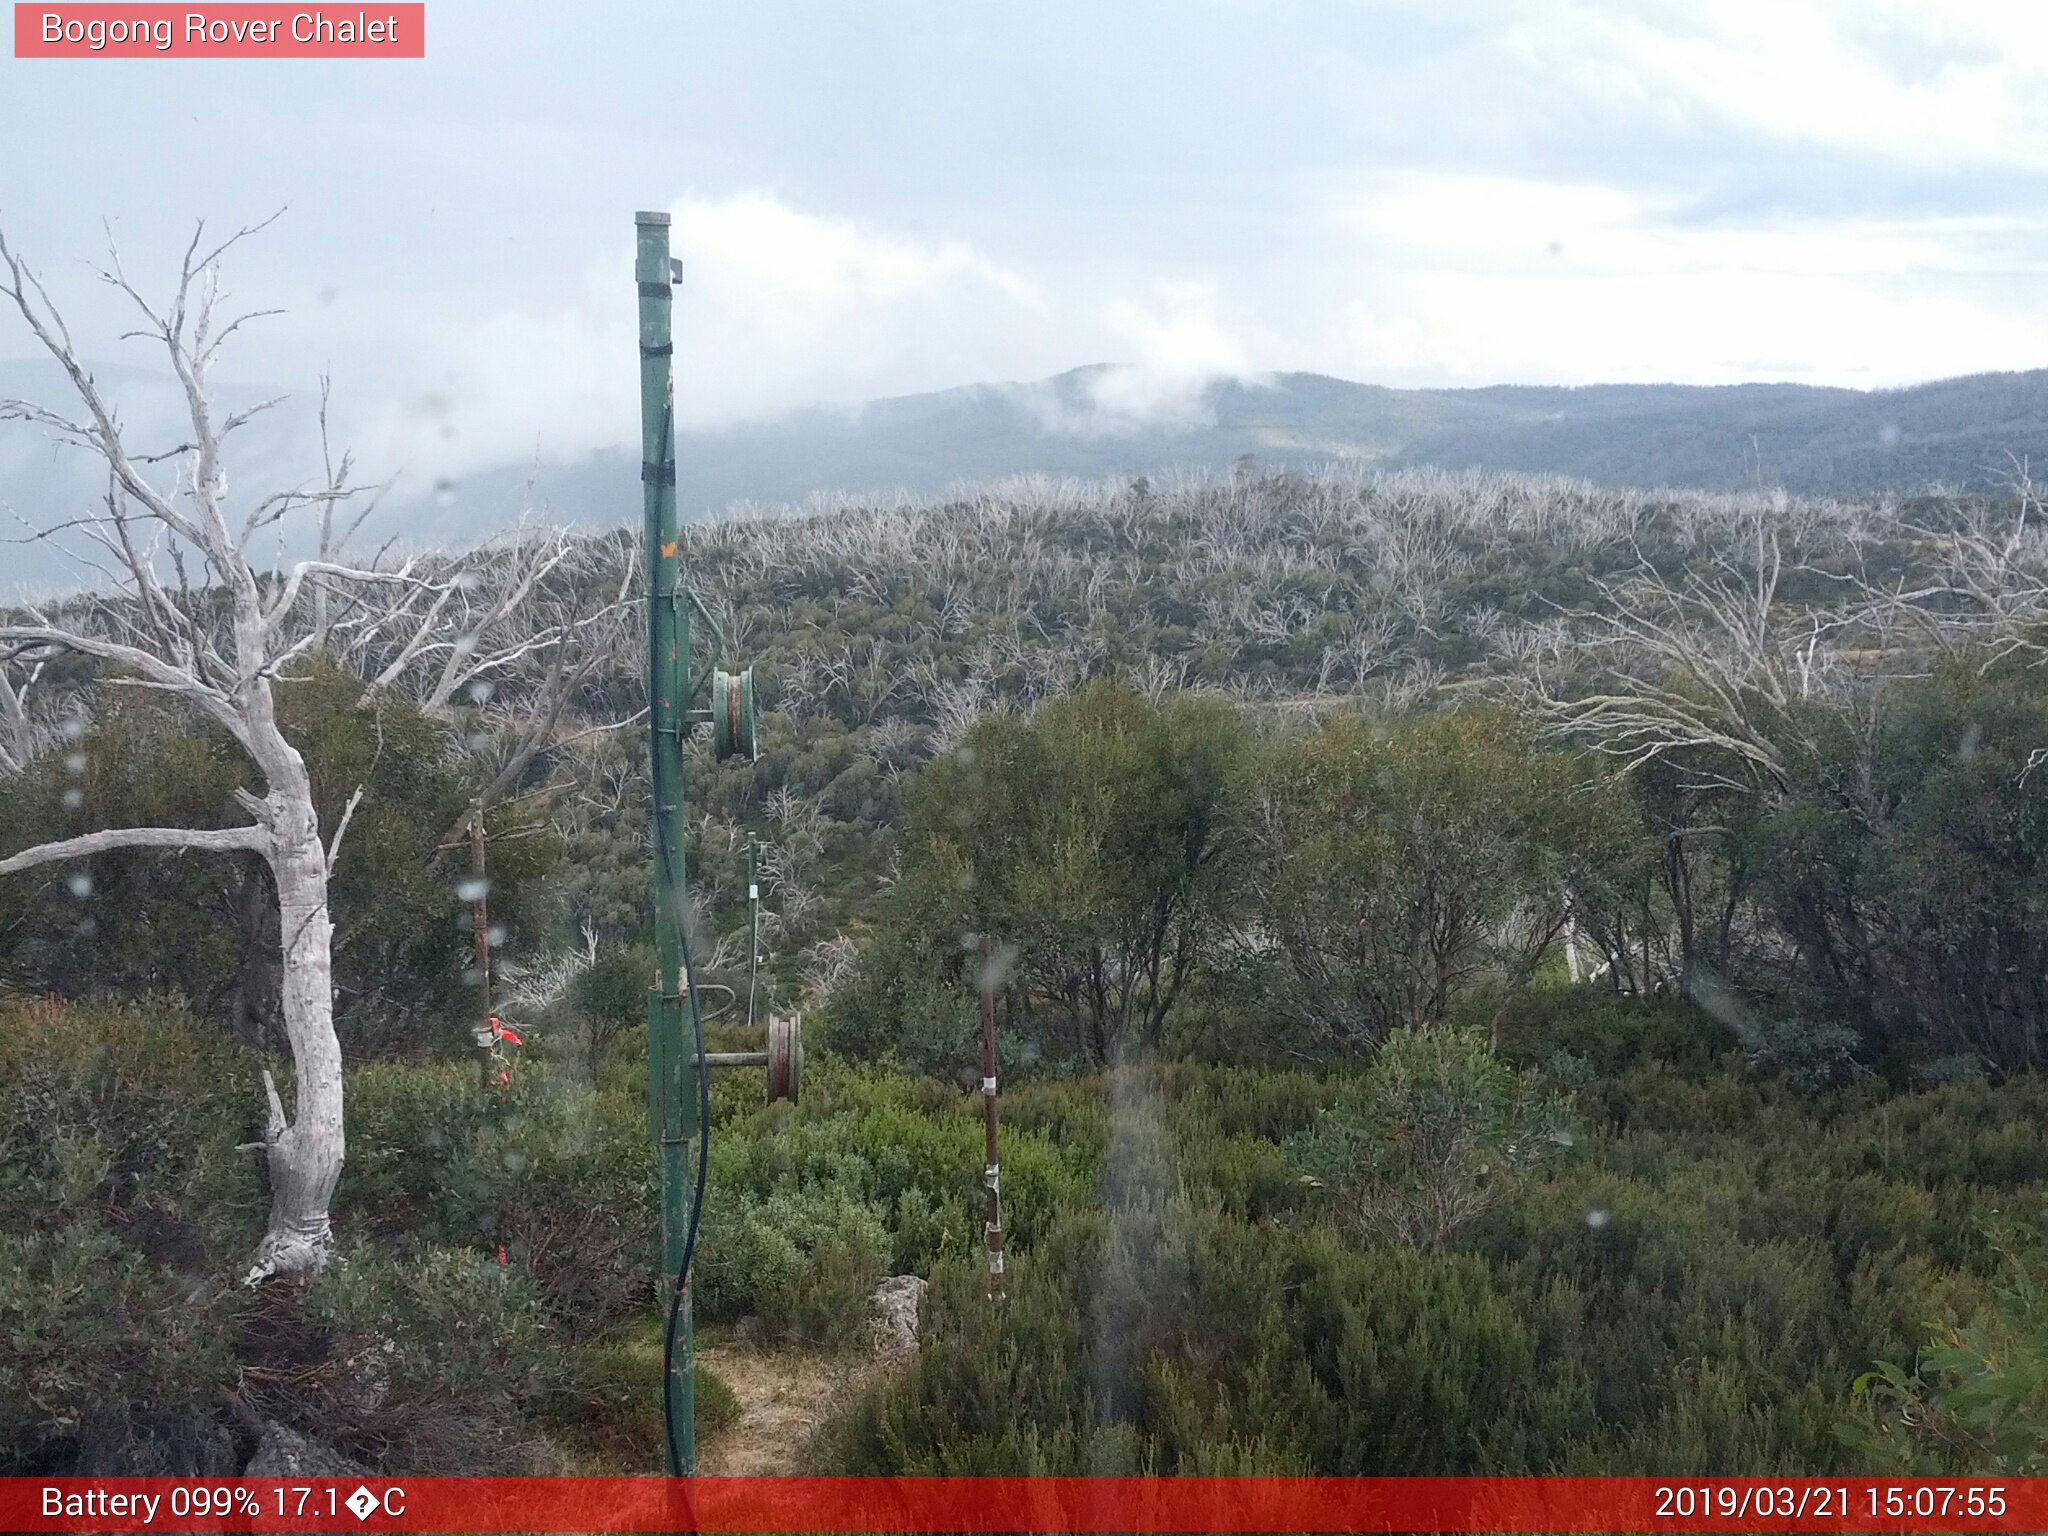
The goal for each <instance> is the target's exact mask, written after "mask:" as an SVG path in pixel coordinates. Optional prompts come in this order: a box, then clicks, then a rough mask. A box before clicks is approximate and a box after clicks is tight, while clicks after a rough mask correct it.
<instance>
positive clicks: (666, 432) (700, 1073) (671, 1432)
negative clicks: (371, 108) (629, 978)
mask: <svg viewBox="0 0 2048 1536" xmlns="http://www.w3.org/2000/svg"><path fill="white" fill-rule="evenodd" d="M649 286H651V285H648V284H643V285H642V288H643V291H644V289H645V288H647V287H649ZM667 293H668V289H667V287H666V286H665V285H664V286H663V288H662V295H663V296H664V297H666V296H667ZM675 428H676V410H675V400H674V398H673V397H671V398H670V400H669V402H668V405H667V407H666V409H664V411H663V412H662V420H661V456H662V460H663V462H664V464H666V465H667V466H668V467H669V468H668V473H669V483H672V482H673V478H674V475H675V469H674V463H675ZM657 558H658V556H657ZM673 597H674V594H673V593H671V594H670V600H671V601H673ZM660 600H661V594H660V593H659V592H655V593H650V594H649V601H650V602H658V601H660ZM648 661H649V675H648V683H649V686H650V693H651V692H652V687H653V684H654V677H653V672H652V663H653V661H654V658H653V657H651V656H650V657H649V658H648ZM685 702H687V701H685ZM653 703H654V699H653V698H652V697H650V698H649V700H648V704H649V706H650V707H649V709H648V711H647V721H648V734H649V738H650V750H652V751H653V752H656V753H659V752H660V751H661V749H662V741H661V726H660V724H659V723H658V712H657V711H656V710H655V709H654V708H653V707H652V705H653ZM682 749H683V744H682V740H681V737H680V735H679V736H678V738H677V740H676V752H677V754H678V755H680V754H681V752H682ZM649 766H650V769H651V767H652V764H651V763H650V765H649ZM655 811H656V815H657V817H658V816H659V815H660V807H659V806H657V807H656V808H655ZM654 845H655V847H656V848H657V849H659V850H660V852H661V874H662V879H663V880H664V881H665V882H667V885H668V895H669V911H670V912H671V913H672V914H674V917H675V924H676V941H677V948H678V949H680V950H681V952H682V958H683V987H684V991H685V993H686V994H687V995H688V997H689V999H690V1026H691V1033H692V1034H693V1035H694V1037H695V1041H696V1047H697V1188H696V1193H695V1194H694V1195H693V1196H692V1197H691V1200H690V1223H689V1226H688V1227H687V1228H686V1229H685V1231H684V1236H683V1257H682V1262H681V1263H680V1264H679V1265H678V1266H677V1267H676V1273H675V1283H674V1285H673V1286H672V1287H671V1288H670V1291H669V1299H668V1322H667V1325H666V1326H665V1327H664V1328H663V1329H662V1337H661V1427H662V1431H663V1433H664V1434H665V1435H666V1436H667V1437H668V1465H669V1471H670V1475H671V1476H673V1475H675V1473H676V1472H677V1470H678V1469H679V1468H680V1467H681V1466H682V1455H681V1453H680V1452H679V1450H678V1449H677V1446H676V1401H675V1391H676V1385H675V1353H676V1324H677V1323H678V1322H679V1321H680V1320H681V1318H682V1314H683V1287H684V1286H685V1285H686V1284H687V1283H688V1282H689V1278H690V1262H691V1260H692V1259H694V1258H695V1257H696V1254H697V1224H698V1222H699V1221H700V1220H702V1218H703V1215H704V1180H705V1176H706V1174H707V1173H708V1172H709V1171H710V1168H711V1073H710V1070H709V1063H708V1062H706V1060H705V1057H706V1056H707V1055H708V1054H709V1052H708V1051H707V1050H706V1048H705V1044H704V1005H703V1002H702V1000H701V999H700V998H699V997H698V996H697V961H696V957H695V956H694V955H692V954H691V953H690V925H689V923H688V922H687V921H686V920H685V919H684V916H683V911H684V902H685V900H686V898H687V896H688V893H687V892H686V891H685V890H684V889H683V887H682V882H681V881H680V880H678V879H677V878H676V865H675V852H674V850H673V849H671V848H669V847H668V846H667V845H666V844H665V843H664V842H663V840H662V838H661V834H660V829H659V828H658V827H657V828H656V830H655V838H654Z"/></svg>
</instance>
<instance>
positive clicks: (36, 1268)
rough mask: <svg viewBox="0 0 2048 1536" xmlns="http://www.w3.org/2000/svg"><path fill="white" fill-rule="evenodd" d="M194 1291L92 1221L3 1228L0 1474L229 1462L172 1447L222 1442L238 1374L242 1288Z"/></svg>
mask: <svg viewBox="0 0 2048 1536" xmlns="http://www.w3.org/2000/svg"><path fill="white" fill-rule="evenodd" d="M190 1291H191V1287H190V1283H189V1282H187V1281H184V1280H181V1279H180V1278H179V1277H178V1276H177V1275H175V1274H173V1273H171V1271H169V1270H168V1269H166V1268H164V1267H163V1266H162V1265H160V1264H155V1263H152V1262H150V1261H149V1260H148V1259H146V1258H144V1257H143V1256H142V1255H141V1254H140V1253H138V1252H137V1251H136V1250H135V1249H134V1248H132V1247H130V1246H129V1245H128V1244H126V1243H124V1242H122V1241H121V1240H120V1239H119V1238H117V1237H116V1236H114V1235H113V1234H112V1233H110V1232H106V1231H102V1230H96V1229H95V1227H94V1226H93V1224H92V1223H91V1222H90V1220H89V1219H88V1220H81V1221H75V1222H71V1221H66V1222H59V1223H57V1224H56V1225H54V1226H53V1227H49V1228H45V1229H43V1230H38V1231H34V1232H30V1233H26V1234H16V1233H12V1232H9V1231H6V1230H4V1229H0V1473H8V1474H25V1473H33V1472H45V1473H46V1472H55V1471H64V1470H69V1469H70V1467H71V1465H72V1464H73V1462H74V1460H75V1459H76V1458H77V1457H79V1456H80V1455H81V1454H90V1455H91V1456H92V1458H93V1461H94V1470H97V1471H102V1472H121V1473H132V1474H145V1473H156V1474H161V1475H174V1476H192V1475H195V1474H199V1473H209V1474H217V1473H219V1472H221V1471H223V1470H230V1471H231V1470H233V1468H232V1464H230V1465H229V1466H228V1467H226V1468H223V1467H222V1466H220V1465H218V1464H206V1463H203V1462H196V1461H195V1460H194V1459H192V1457H191V1456H190V1455H189V1454H187V1455H184V1456H181V1455H179V1454H178V1452H177V1448H176V1446H175V1445H173V1444H169V1443H166V1435H165V1431H166V1429H167V1428H176V1429H177V1431H178V1436H179V1438H182V1439H185V1440H188V1441H193V1442H195V1445H196V1443H197V1442H201V1441H207V1440H214V1441H217V1440H218V1439H219V1438H220V1431H219V1430H218V1428H217V1427H213V1426H211V1424H210V1416H211V1414H212V1412H213V1407H214V1401H215V1397H216V1394H218V1393H219V1392H221V1391H222V1390H224V1389H225V1388H226V1387H228V1386H230V1385H231V1384H232V1383H233V1381H234V1379H235V1369H234V1349H233V1332H232V1312H231V1310H230V1309H231V1306H232V1300H233V1298H232V1297H231V1296H230V1297H225V1298H224V1297H222V1296H221V1295H219V1294H218V1293H216V1294H215V1295H214V1296H212V1297H205V1296H200V1297H194V1296H193V1295H191V1294H190ZM195 1421H196V1422H195Z"/></svg>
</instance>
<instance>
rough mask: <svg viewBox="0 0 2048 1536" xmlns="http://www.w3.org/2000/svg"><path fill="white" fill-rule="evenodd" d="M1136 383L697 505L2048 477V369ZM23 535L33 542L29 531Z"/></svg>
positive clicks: (20, 470)
mask: <svg viewBox="0 0 2048 1536" xmlns="http://www.w3.org/2000/svg"><path fill="white" fill-rule="evenodd" d="M115 372H117V373H120V374H122V383H123V386H124V390H123V392H124V394H126V395H129V396H130V397H132V398H133V399H134V400H135V401H136V402H137V403H138V405H139V406H145V407H146V406H152V405H161V406H162V407H165V408H168V407H169V406H171V405H172V404H174V402H172V401H170V400H159V399H158V398H157V397H158V396H159V395H160V392H161V391H162V390H163V389H165V388H168V386H169V381H168V380H153V379H151V378H150V377H149V376H147V375H142V374H137V373H134V372H133V371H122V370H115ZM1132 377H1133V376H1132V375H1130V374H1128V373H1127V372H1125V371H1122V370H1118V369H1115V368H1111V367H1107V366H1104V365H1096V366H1091V367H1087V368H1076V369H1073V370H1070V371H1069V372H1066V373H1062V374H1059V375H1057V376H1055V377H1053V378H1050V379H1044V380H1040V381H1037V382H1035V383H1023V384H974V385H967V386H963V387H960V388H956V389H945V390H939V391H937V392H935V393H931V394H919V395H904V396H898V397H895V398H891V399H882V400H875V401H871V402H869V403H867V404H865V405H861V406H855V407H848V408H836V407H815V408H811V409H807V410H800V411H794V412H791V413H789V414H787V415H784V416H780V417H776V418H774V419H772V420H768V421H761V422H755V423H751V424H748V425H744V426H738V427H733V428H729V429H726V430H722V431H715V432H714V431H698V432H689V433H685V434H683V435H682V436H681V437H680V439H679V441H678V442H677V445H676V447H677V460H678V470H677V480H678V489H679V495H680V499H681V503H682V507H683V510H684V512H685V514H686V515H689V516H704V515H708V514H715V513H717V512H720V511H723V510H725V509H726V508H728V507H730V506H732V505H733V504H734V503H737V502H752V503H756V504H762V505H777V504H782V503H796V502H802V501H804V500H805V499H806V498H808V497H810V496H812V495H814V494H817V493H821V492H823V493H843V494H848V495H855V496H859V495H871V494H875V495H890V494H895V493H897V492H908V493H910V494H913V495H932V494H936V493H939V492H943V491H944V490H945V489H946V488H947V487H949V486H952V485H956V484H959V483H961V482H966V481H975V480H987V479H993V478H997V477H1001V476H1005V475H1016V474H1028V473H1044V474H1051V475H1063V476H1067V475H1071V476H1080V477H1085V478H1090V479H1095V478H1101V477H1105V476H1132V477H1136V476H1138V475H1157V474H1161V473H1166V472H1171V471H1173V470H1175V469H1217V468H1223V467H1226V466H1228V465H1230V464H1232V463H1234V462H1236V461H1237V460H1239V459H1240V458H1242V457H1243V456H1245V455H1246V454H1250V455H1252V456H1254V457H1255V458H1256V459H1257V460H1259V461H1260V462H1261V463H1264V464H1267V465H1272V466H1278V467H1301V466H1308V465H1315V464H1324V463H1329V462H1331V461H1344V462H1352V463H1359V464H1369V465H1380V466H1385V467H1388V468H1398V467H1405V466H1411V465H1425V464H1433V465H1440V466H1443V467H1446V468H1451V469H1468V468H1477V469H1489V470H1518V471H1525V472H1531V473H1542V474H1558V475H1571V476H1580V477H1583V478H1585V479H1588V480H1592V481H1595V482H1598V483H1601V484H1606V485H1636V486H1646V487H1648V486H1659V485H1669V486H1683V487H1693V488H1699V489H1705V490H1740V489H1747V488H1751V487H1755V486H1759V485H1761V486H1765V487H1783V488H1784V489H1786V490H1788V491H1792V492H1794V493H1798V494H1809V495H1861V494H1869V493H1875V492H1894V493H1899V494H1916V493H1920V492H1924V491H1926V490H1928V489H1929V488H1930V487H1932V486H1935V485H1943V486H1949V487H1954V488H1956V489H1960V490H1970V491H1996V490H1999V489H2002V488H2003V487H2004V486H2005V485H2006V484H2007V483H2008V480H2009V477H2010V474H2011V470H2012V466H2013V463H2014V461H2015V460H2020V461H2027V460H2031V461H2034V462H2038V463H2043V464H2048V369H2037V370H2034V371H2031V372H2025V373H1987V374H1976V375H1971V376H1969V377H1965V378H1955V379H1944V380H1940V381H1938V382H1935V383H1930V384H1920V385H1915V386H1912V387H1909V388H1903V389H1887V390H1875V391H1868V392H1866V391H1861V390H1853V389H1838V388H1822V387H1815V386H1812V385H1803V384H1737V385H1726V386H1699V385H1681V384H1594V385H1583V386H1571V387H1566V386H1549V385H1496V386H1492V387H1489V388H1482V389H1392V388H1388V387H1385V386H1382V385H1376V384H1358V383H1353V382H1350V381H1348V380H1344V379H1337V378H1331V377H1328V376H1326V375H1323V374H1315V373H1281V374H1273V375H1268V376H1265V377H1263V378H1259V379H1256V380H1251V379H1219V380H1215V381H1212V382H1210V383H1208V384H1206V385H1204V386H1201V387H1199V388H1195V389H1191V390H1189V391H1187V392H1186V393H1185V395H1184V397H1181V398H1173V399H1168V400H1167V401H1166V402H1165V404H1164V408H1158V407H1159V406H1160V402H1159V401H1156V400H1155V401H1152V402H1150V403H1151V404H1152V405H1153V406H1154V407H1155V409H1153V410H1152V411H1150V412H1149V413H1148V414H1143V415H1134V414H1132V412H1131V410H1130V409H1129V404H1128V401H1129V397H1130V396H1131V394H1132V391H1131V390H1129V389H1127V388H1122V387H1120V386H1122V385H1126V384H1128V383H1129V382H1130V381H1131V379H1132ZM11 385H19V386H21V388H20V389H19V390H16V389H12V388H10V387H9V386H11ZM61 385H62V381H61V378H59V377H58V376H56V375H55V373H54V370H50V369H48V368H47V366H46V365H44V366H38V365H30V364H7V363H0V397H4V396H6V395H8V394H10V393H15V392H20V393H29V394H31V395H32V397H35V395H37V394H40V396H42V397H45V398H55V399H61V398H62V396H61ZM52 390H55V391H56V393H55V394H52ZM143 414H152V413H151V412H148V411H146V410H145V411H144V412H143ZM309 417H310V403H309V401H307V400H305V399H295V400H294V402H293V403H292V405H290V406H289V407H287V408H286V409H285V410H283V411H281V412H279V413H278V414H277V415H276V416H275V417H269V418H264V419H263V421H262V423H261V424H260V425H259V426H257V427H252V428H251V429H250V431H249V433H248V434H246V436H247V437H248V441H246V442H243V443H242V444H241V448H242V452H243V454H244V457H243V458H242V460H241V461H240V463H239V465H238V483H239V484H240V485H242V486H248V487H254V486H256V485H258V484H259V483H261V481H262V479H263V477H264V476H267V475H271V474H275V475H276V476H277V477H278V478H280V479H283V480H290V481H295V480H298V479H302V478H304V476H305V474H306V473H307V472H308V470H310V469H311V467H312V466H311V465H310V464H309V463H308V462H306V461H305V458H304V450H305V445H306V443H307V442H308V441H309V433H310V428H311V422H310V419H309ZM266 433H268V434H269V435H268V436H266V435H265V434H266ZM94 494H95V491H94V481H93V477H92V476H91V474H90V466H89V465H88V464H86V463H85V462H84V461H83V459H82V458H80V457H79V456H77V455H53V454H52V452H51V449H50V447H49V445H48V443H47V442H46V441H44V440H43V438H42V436H41V435H40V434H36V433H33V432H32V431H31V430H30V429H27V428H23V427H13V428H0V508H11V509H13V510H14V511H15V512H17V513H23V514H25V513H27V512H28V511H29V509H32V508H35V507H38V506H52V505H56V506H72V507H75V506H77V505H79V504H81V502H87V503H89V500H90V498H91V497H92V496H93V495H94ZM639 506H640V478H639V464H638V458H637V454H636V453H635V452H634V451H632V450H630V449H627V448H618V449H611V450H606V451H602V452H599V453H594V454H591V455H588V456H586V457H583V458H581V459H577V460H563V461H553V462H550V461H545V460H543V461H541V462H540V463H538V464H525V465H510V464H508V465H504V466H501V467H497V468H492V469H487V470H483V471H479V472H476V473H473V474H470V475H467V476H465V477H463V479H462V480H461V482H460V483H459V484H456V485H454V486H443V487H438V488H436V489H435V490H429V489H427V488H426V487H425V486H416V487H413V488H411V489H407V488H406V487H405V485H404V483H403V482H401V485H400V488H399V490H398V491H397V492H396V493H395V494H394V496H393V497H392V500H391V502H390V504H389V505H388V508H387V510H386V511H385V512H383V513H380V515H379V517H378V519H377V521H378V522H379V523H380V524H382V525H383V526H384V527H386V528H401V529H403V530H404V533H405V537H406V539H407V541H408V542H410V543H462V542H466V541H469V540H473V539H476V538H479V537H482V536H484V535H486V534H488V533H492V532H495V531H497V530H499V529H501V528H504V527H506V526H508V525H509V524H510V523H512V522H513V521H514V520H515V519H516V518H517V516H518V515H519V513H520V511H521V510H522V509H534V510H539V511H544V512H546V513H547V514H549V515H551V516H553V517H556V518H559V519H563V520H569V521H576V522H581V523H587V524H615V523H622V522H627V521H630V520H631V519H632V518H634V517H636V516H637V515H638V509H639ZM10 520H11V519H10ZM7 531H8V532H9V533H13V534H15V535H16V536H17V537H18V527H17V528H14V529H9V530H7ZM75 579H76V571H75V568H71V567H68V566H66V565H65V564H64V563H63V562H62V561H60V560H58V559H57V558H56V557H55V553H54V551H51V550H49V549H47V548H46V547H44V546H40V545H30V546H23V545H20V544H13V545H0V591H4V590H5V589H8V588H11V587H14V586H15V585H17V583H33V582H40V581H49V580H63V581H67V584H68V580H75Z"/></svg>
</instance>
